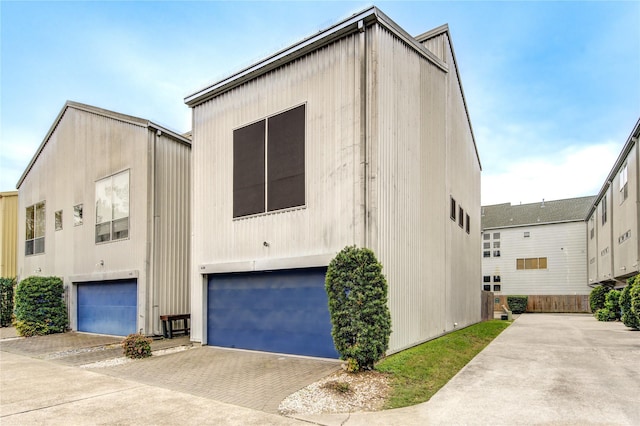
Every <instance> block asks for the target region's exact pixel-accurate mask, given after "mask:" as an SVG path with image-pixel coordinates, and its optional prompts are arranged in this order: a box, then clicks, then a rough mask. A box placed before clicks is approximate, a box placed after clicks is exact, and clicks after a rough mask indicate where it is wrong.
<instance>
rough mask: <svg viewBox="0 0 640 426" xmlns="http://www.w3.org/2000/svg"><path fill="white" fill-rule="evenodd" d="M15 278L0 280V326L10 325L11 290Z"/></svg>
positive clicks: (11, 310)
mask: <svg viewBox="0 0 640 426" xmlns="http://www.w3.org/2000/svg"><path fill="white" fill-rule="evenodd" d="M15 284H16V279H15V278H0V326H1V327H8V326H10V325H11V319H12V316H13V290H14V287H15Z"/></svg>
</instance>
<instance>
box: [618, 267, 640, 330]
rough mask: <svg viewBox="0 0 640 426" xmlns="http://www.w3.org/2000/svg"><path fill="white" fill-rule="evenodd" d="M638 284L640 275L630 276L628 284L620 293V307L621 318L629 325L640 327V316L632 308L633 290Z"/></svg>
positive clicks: (639, 283) (639, 284)
mask: <svg viewBox="0 0 640 426" xmlns="http://www.w3.org/2000/svg"><path fill="white" fill-rule="evenodd" d="M637 286H640V275H636V276H635V277H634V278H629V280H628V281H627V286H626V287H625V288H624V289H623V290H622V292H621V293H620V309H621V310H622V317H621V318H620V319H621V320H622V322H623V324H624V325H626V326H627V327H631V328H635V329H640V316H638V315H636V313H635V312H634V311H633V310H632V309H631V290H632V289H633V288H634V287H637Z"/></svg>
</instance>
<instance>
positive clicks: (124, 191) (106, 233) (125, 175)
mask: <svg viewBox="0 0 640 426" xmlns="http://www.w3.org/2000/svg"><path fill="white" fill-rule="evenodd" d="M126 238H129V170H125V171H124V172H120V173H117V174H115V175H112V176H109V177H107V178H104V179H101V180H99V181H97V182H96V243H104V242H109V241H116V240H122V239H126Z"/></svg>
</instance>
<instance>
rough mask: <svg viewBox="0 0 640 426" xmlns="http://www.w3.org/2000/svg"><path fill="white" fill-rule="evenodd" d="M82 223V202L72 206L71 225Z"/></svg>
mask: <svg viewBox="0 0 640 426" xmlns="http://www.w3.org/2000/svg"><path fill="white" fill-rule="evenodd" d="M80 225H82V204H77V205H75V206H73V226H80Z"/></svg>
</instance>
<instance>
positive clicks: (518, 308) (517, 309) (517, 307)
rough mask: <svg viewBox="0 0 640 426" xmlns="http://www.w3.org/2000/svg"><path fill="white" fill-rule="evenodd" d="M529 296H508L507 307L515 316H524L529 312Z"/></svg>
mask: <svg viewBox="0 0 640 426" xmlns="http://www.w3.org/2000/svg"><path fill="white" fill-rule="evenodd" d="M528 302H529V297H528V296H507V305H509V309H511V312H513V313H514V314H524V313H525V312H526V311H527V303H528Z"/></svg>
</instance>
